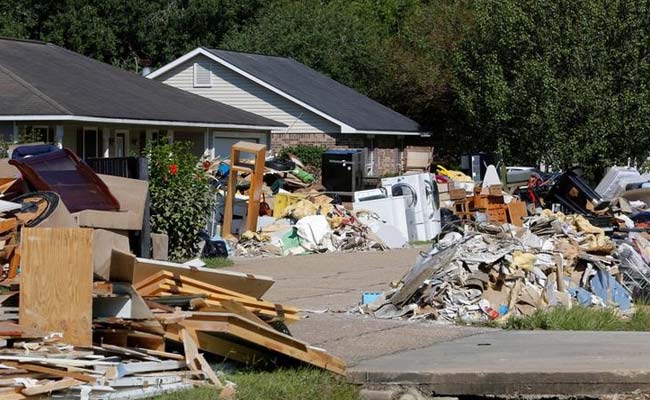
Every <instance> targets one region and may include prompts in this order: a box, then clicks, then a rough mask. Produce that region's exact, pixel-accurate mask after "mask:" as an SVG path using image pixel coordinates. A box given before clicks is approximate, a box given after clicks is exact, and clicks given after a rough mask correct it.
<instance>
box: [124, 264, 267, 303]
mask: <svg viewBox="0 0 650 400" xmlns="http://www.w3.org/2000/svg"><path fill="white" fill-rule="evenodd" d="M166 279H167V280H172V281H174V283H175V284H176V285H178V286H183V285H193V286H195V287H197V288H202V289H205V290H208V291H211V292H213V293H218V294H222V295H225V296H231V297H234V298H239V299H246V300H257V298H255V297H253V296H248V295H245V294H242V293H239V292H235V291H234V290H228V289H225V288H222V287H219V286H215V285H210V284H208V283H205V282H202V281H200V280H197V279H192V278H189V277H186V276H182V275H179V274H175V273H172V272H170V271H166V270H163V271H160V272H158V273H156V274H154V275H151V276H149V277H147V278H145V279H143V280H141V281H139V282H136V283H134V284H133V287H134V288H135V289H136V290H138V291H141V290H142V289H144V288H146V287H148V286H150V285H152V284H155V283H158V282H160V281H162V280H166Z"/></svg>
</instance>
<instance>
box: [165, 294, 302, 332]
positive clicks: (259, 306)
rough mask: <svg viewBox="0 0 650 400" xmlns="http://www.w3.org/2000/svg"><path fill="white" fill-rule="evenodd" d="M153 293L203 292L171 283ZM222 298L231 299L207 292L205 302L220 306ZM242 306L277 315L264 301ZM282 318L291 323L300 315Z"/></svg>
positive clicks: (253, 310)
mask: <svg viewBox="0 0 650 400" xmlns="http://www.w3.org/2000/svg"><path fill="white" fill-rule="evenodd" d="M154 293H155V294H156V295H172V294H200V293H205V292H204V291H201V290H199V289H194V288H192V287H190V286H183V287H182V288H178V287H175V286H173V285H161V287H160V288H159V289H157V290H155V291H154ZM223 300H226V301H230V300H231V299H230V298H228V297H223V296H218V295H213V294H208V299H207V300H205V302H206V304H208V305H211V306H217V307H222V305H221V301H223ZM246 303H247V304H246ZM269 304H271V303H269ZM243 306H244V307H247V308H248V309H250V310H251V311H252V312H255V313H259V314H260V315H263V316H266V317H270V318H277V317H279V315H278V312H277V311H276V309H275V305H274V306H273V308H271V307H268V306H267V305H265V304H264V303H257V302H250V301H246V302H245V303H244V304H243ZM284 320H285V322H286V323H291V322H295V321H298V320H300V316H298V315H297V314H296V313H286V314H285V315H284Z"/></svg>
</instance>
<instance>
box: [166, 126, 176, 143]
mask: <svg viewBox="0 0 650 400" xmlns="http://www.w3.org/2000/svg"><path fill="white" fill-rule="evenodd" d="M167 142H169V144H172V143H174V130H173V129H167Z"/></svg>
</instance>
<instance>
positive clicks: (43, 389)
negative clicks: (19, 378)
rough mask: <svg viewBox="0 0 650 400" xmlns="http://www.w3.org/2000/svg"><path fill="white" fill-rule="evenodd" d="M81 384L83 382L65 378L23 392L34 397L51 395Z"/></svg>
mask: <svg viewBox="0 0 650 400" xmlns="http://www.w3.org/2000/svg"><path fill="white" fill-rule="evenodd" d="M81 383H82V382H81V381H78V380H76V379H73V378H63V379H61V380H60V381H46V382H45V383H43V384H40V385H37V386H32V387H28V388H25V389H23V390H22V391H21V392H22V394H24V395H26V396H33V395H36V394H43V393H51V392H55V391H57V390H63V389H68V388H70V387H73V386H78V385H80V384H81Z"/></svg>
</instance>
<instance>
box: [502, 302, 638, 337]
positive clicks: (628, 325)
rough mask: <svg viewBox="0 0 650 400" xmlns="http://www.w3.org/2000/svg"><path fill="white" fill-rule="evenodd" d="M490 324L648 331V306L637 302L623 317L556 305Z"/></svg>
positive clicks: (506, 326) (525, 327)
mask: <svg viewBox="0 0 650 400" xmlns="http://www.w3.org/2000/svg"><path fill="white" fill-rule="evenodd" d="M492 326H495V327H502V328H505V329H522V330H530V329H546V330H566V331H650V309H649V308H648V306H645V305H639V306H636V309H635V311H634V313H633V314H632V315H631V316H629V317H625V316H621V315H620V314H618V313H617V312H616V311H615V310H612V309H598V308H586V307H577V306H574V307H572V308H571V309H567V308H559V307H558V308H553V309H550V310H547V311H536V312H535V313H534V314H532V315H530V316H527V317H513V318H510V319H508V320H507V321H506V322H505V323H504V324H503V325H492Z"/></svg>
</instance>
